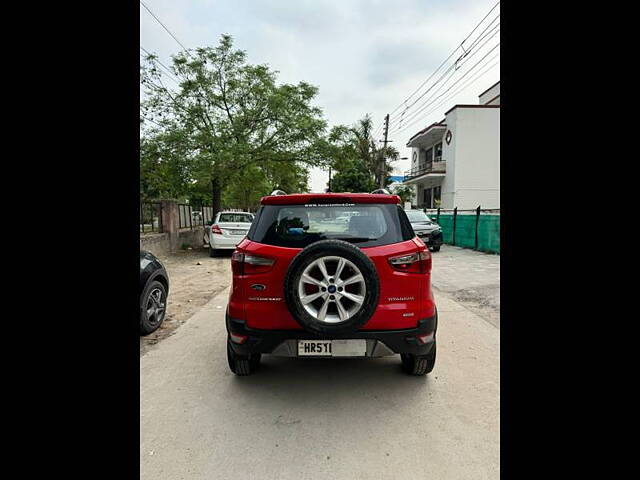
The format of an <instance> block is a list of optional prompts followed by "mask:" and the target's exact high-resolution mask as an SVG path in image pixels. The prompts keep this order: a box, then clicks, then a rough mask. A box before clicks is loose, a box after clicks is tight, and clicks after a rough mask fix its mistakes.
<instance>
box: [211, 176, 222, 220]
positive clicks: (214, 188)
mask: <svg viewBox="0 0 640 480" xmlns="http://www.w3.org/2000/svg"><path fill="white" fill-rule="evenodd" d="M211 207H213V213H212V218H214V217H215V216H216V214H217V213H218V212H219V211H220V210H221V205H220V180H219V179H218V177H213V178H212V179H211Z"/></svg>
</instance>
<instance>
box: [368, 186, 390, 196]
mask: <svg viewBox="0 0 640 480" xmlns="http://www.w3.org/2000/svg"><path fill="white" fill-rule="evenodd" d="M371 193H382V194H383V195H391V193H390V192H389V190H387V189H386V188H378V189H377V190H374V191H373V192H371Z"/></svg>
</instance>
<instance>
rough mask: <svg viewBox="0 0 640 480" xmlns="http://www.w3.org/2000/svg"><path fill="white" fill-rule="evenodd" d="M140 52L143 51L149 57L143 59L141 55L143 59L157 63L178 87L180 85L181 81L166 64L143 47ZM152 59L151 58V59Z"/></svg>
mask: <svg viewBox="0 0 640 480" xmlns="http://www.w3.org/2000/svg"><path fill="white" fill-rule="evenodd" d="M140 50H142V51H143V52H144V53H146V54H147V55H148V56H147V57H143V56H142V55H140V56H141V57H143V58H145V59H150V60H151V61H153V62H155V63H157V64H158V65H159V66H160V67H162V68H163V69H164V70H165V72H166V73H165V74H166V75H168V77H169V78H170V79H171V80H173V81H174V82H176V84H177V85H180V81H179V80H178V79H177V78H176V77H175V76H174V75H173V72H172V71H171V69H170V68H168V67H167V66H166V65H165V64H164V63H162V62H161V61H160V60H158V59H157V58H155V55H153V54H151V53H149V51H148V50H147V49H146V48H144V47H143V46H140ZM149 57H151V58H149Z"/></svg>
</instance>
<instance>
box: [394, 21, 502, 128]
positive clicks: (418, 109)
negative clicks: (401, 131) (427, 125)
mask: <svg viewBox="0 0 640 480" xmlns="http://www.w3.org/2000/svg"><path fill="white" fill-rule="evenodd" d="M499 32H500V30H497V31H496V32H495V33H493V35H491V36H490V37H489V38H488V39H487V40H486V41H485V42H484V43H483V44H482V45H481V46H480V47H478V49H477V50H475V51H474V52H473V53H472V54H471V55H470V56H469V57H468V58H467V59H466V60H465V61H464V62H463V63H461V64H460V65H459V67H463V66H464V65H465V64H466V63H467V62H468V61H469V60H470V59H471V58H472V57H473V56H474V55H475V54H476V53H477V52H479V51H480V50H481V49H482V47H484V46H485V45H486V44H487V43H488V42H489V40H491V39H492V38H493V37H494V36H496V35H497V34H498V33H499ZM499 45H500V42H498V43H497V44H496V45H495V46H494V47H493V48H492V49H490V50H489V51H488V52H487V54H485V56H484V57H482V59H480V61H482V60H483V59H484V58H486V57H487V55H488V54H489V53H491V52H492V51H493V50H495V49H496V48H497V47H498V46H499ZM479 63H480V62H478V63H476V64H475V65H474V66H473V67H471V68H470V69H469V70H468V71H467V72H466V73H465V75H464V76H466V75H467V74H468V73H469V72H470V71H471V70H472V69H474V68H475V67H476V66H477V65H478V64H479ZM456 71H458V70H457V69H456V70H454V71H453V72H452V73H451V75H450V76H449V77H448V78H447V79H446V80H445V81H444V82H443V83H442V84H441V85H440V86H439V87H438V88H437V89H436V90H435V91H434V92H433V93H432V94H431V95H430V96H429V97H428V98H427V99H425V100H424V102H422V104H421V105H420V106H418V107H417V110H416V111H414V112H412V113H410V114H409V115H408V116H407V117H406V118H402V119H401V120H400V125H398V126H396V127H395V129H398V128H402V123H403V122H408V121H410V120H412V119H414V118H415V117H416V115H418V114H419V113H420V112H422V111H424V109H425V108H427V107H428V106H429V105H430V104H432V103H433V101H435V100H432V99H433V97H434V95H435V94H436V93H438V91H440V90H441V89H442V88H443V87H444V86H445V85H446V84H447V82H448V81H449V80H450V79H451V78H452V77H453V75H454V74H455V72H456ZM464 76H463V77H462V78H464ZM462 78H461V79H462ZM461 79H460V80H461ZM460 80H458V81H460ZM456 83H458V82H456ZM456 83H454V85H455V84H456ZM434 86H435V84H434ZM447 91H448V90H447ZM440 96H441V95H440ZM440 96H438V97H436V99H437V98H440Z"/></svg>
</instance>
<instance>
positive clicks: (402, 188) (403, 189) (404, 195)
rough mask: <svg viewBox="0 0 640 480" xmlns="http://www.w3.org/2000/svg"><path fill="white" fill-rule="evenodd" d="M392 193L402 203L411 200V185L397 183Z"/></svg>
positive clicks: (412, 192)
mask: <svg viewBox="0 0 640 480" xmlns="http://www.w3.org/2000/svg"><path fill="white" fill-rule="evenodd" d="M392 193H393V194H394V195H398V196H399V197H400V200H402V204H403V205H404V203H405V202H411V201H412V200H413V194H414V189H413V187H412V186H411V185H398V186H397V187H395V188H394V189H393V192H392Z"/></svg>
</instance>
